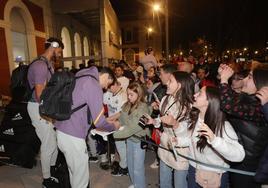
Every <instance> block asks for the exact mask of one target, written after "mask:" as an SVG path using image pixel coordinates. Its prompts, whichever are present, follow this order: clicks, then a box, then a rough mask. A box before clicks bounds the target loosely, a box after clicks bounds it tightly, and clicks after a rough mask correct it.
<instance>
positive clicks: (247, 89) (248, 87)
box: [242, 71, 257, 95]
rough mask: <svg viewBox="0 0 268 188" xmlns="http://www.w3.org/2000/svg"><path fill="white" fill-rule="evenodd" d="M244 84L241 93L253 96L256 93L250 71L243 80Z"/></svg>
mask: <svg viewBox="0 0 268 188" xmlns="http://www.w3.org/2000/svg"><path fill="white" fill-rule="evenodd" d="M243 82H244V84H243V87H242V92H244V93H247V94H249V95H251V94H255V93H256V92H257V88H256V85H255V83H254V81H253V75H252V71H250V73H249V74H248V76H247V77H246V78H245V79H244V80H243Z"/></svg>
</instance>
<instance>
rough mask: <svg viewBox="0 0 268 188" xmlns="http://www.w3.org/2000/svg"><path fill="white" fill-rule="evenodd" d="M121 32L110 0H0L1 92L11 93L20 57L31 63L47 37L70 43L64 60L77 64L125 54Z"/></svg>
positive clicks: (100, 60)
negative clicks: (12, 75) (10, 89)
mask: <svg viewBox="0 0 268 188" xmlns="http://www.w3.org/2000/svg"><path fill="white" fill-rule="evenodd" d="M72 5H73V6H72ZM92 5H95V6H93V8H92ZM73 12H75V13H76V14H73ZM84 13H88V14H89V16H88V17H87V18H88V20H85V19H82V18H84V17H85V16H81V15H83V14H84ZM92 18H94V20H93V19H92ZM93 22H94V23H93ZM92 23H93V24H92ZM120 32H121V31H120V27H119V24H118V20H117V16H116V14H115V12H114V11H113V8H112V7H111V5H110V2H109V0H92V1H90V3H89V2H88V1H86V0H76V1H74V0H70V1H65V0H57V1H53V0H51V1H48V0H0V49H1V50H0V51H1V52H0V53H1V55H0V75H1V78H0V94H4V95H8V94H9V84H10V76H11V73H12V71H13V70H14V69H15V68H16V66H17V64H16V63H15V62H14V61H15V59H16V57H17V56H21V57H22V59H23V61H24V62H25V63H26V64H28V63H30V62H31V61H32V60H33V59H34V58H36V57H37V56H38V55H40V54H42V53H43V51H44V43H45V41H46V39H47V38H49V37H58V38H61V39H62V41H63V43H64V45H65V48H64V50H63V57H64V58H63V61H62V62H59V63H60V65H62V66H64V67H68V68H71V67H72V66H75V67H76V68H78V67H79V64H81V63H85V62H86V61H87V60H88V59H90V58H95V59H97V60H98V61H99V63H100V64H104V65H107V63H108V59H120V58H121V56H122V54H121V49H120V48H119V46H120V43H121V33H120ZM109 38H111V40H109Z"/></svg>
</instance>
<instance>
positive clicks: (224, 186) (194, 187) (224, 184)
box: [188, 165, 229, 188]
mask: <svg viewBox="0 0 268 188" xmlns="http://www.w3.org/2000/svg"><path fill="white" fill-rule="evenodd" d="M228 185H229V174H228V172H225V173H223V174H222V176H221V187H220V188H228V187H229V186H228ZM188 188H201V186H199V185H198V184H197V183H196V182H195V168H194V167H192V166H191V165H190V166H189V170H188Z"/></svg>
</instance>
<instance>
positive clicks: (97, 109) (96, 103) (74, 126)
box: [55, 67, 114, 139]
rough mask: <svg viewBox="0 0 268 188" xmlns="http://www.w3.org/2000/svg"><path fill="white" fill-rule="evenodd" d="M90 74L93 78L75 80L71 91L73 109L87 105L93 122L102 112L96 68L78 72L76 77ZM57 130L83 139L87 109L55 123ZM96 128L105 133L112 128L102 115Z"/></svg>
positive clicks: (84, 108)
mask: <svg viewBox="0 0 268 188" xmlns="http://www.w3.org/2000/svg"><path fill="white" fill-rule="evenodd" d="M86 74H90V75H92V76H94V77H95V78H96V79H97V80H98V81H97V80H95V79H94V78H91V77H90V76H87V77H82V78H79V79H77V80H76V84H75V88H74V91H73V107H72V108H75V107H77V106H79V105H81V104H84V103H87V105H88V107H89V109H90V112H91V116H92V119H93V120H94V121H95V120H96V119H97V117H98V116H99V114H100V113H101V112H102V110H103V91H102V88H101V86H100V84H99V73H98V70H97V68H96V67H91V68H88V69H83V70H81V71H79V72H78V73H77V74H76V76H82V75H86ZM55 126H56V128H57V130H59V131H61V132H63V133H65V134H68V135H71V136H74V137H78V138H83V139H85V138H86V136H87V133H88V129H89V128H90V125H89V124H88V118H87V107H86V106H85V107H83V108H82V109H80V110H78V111H76V112H74V113H73V114H72V116H71V118H70V119H68V120H65V121H57V122H56V123H55ZM95 126H96V127H97V128H101V129H104V130H106V131H113V130H114V126H113V125H112V124H109V123H108V122H107V121H106V120H105V117H104V115H103V114H102V115H101V116H100V118H99V120H98V121H97V123H96V125H95Z"/></svg>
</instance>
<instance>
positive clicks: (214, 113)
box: [189, 86, 225, 152]
mask: <svg viewBox="0 0 268 188" xmlns="http://www.w3.org/2000/svg"><path fill="white" fill-rule="evenodd" d="M206 96H207V100H208V107H207V110H206V113H205V118H204V123H205V124H207V125H208V127H209V128H210V129H211V130H212V132H213V133H214V134H215V135H217V136H220V137H222V132H223V129H224V121H225V115H224V113H223V112H222V111H221V109H220V92H219V90H218V89H217V88H215V87H209V86H207V87H206ZM198 115H199V110H198V109H196V108H193V109H192V110H191V112H190V127H189V129H190V130H192V131H193V130H194V128H195V126H196V122H197V120H198ZM206 146H208V142H207V139H206V138H205V137H203V136H201V137H200V138H199V141H198V142H197V148H199V150H200V152H202V151H203V150H204V148H205V147H206Z"/></svg>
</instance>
